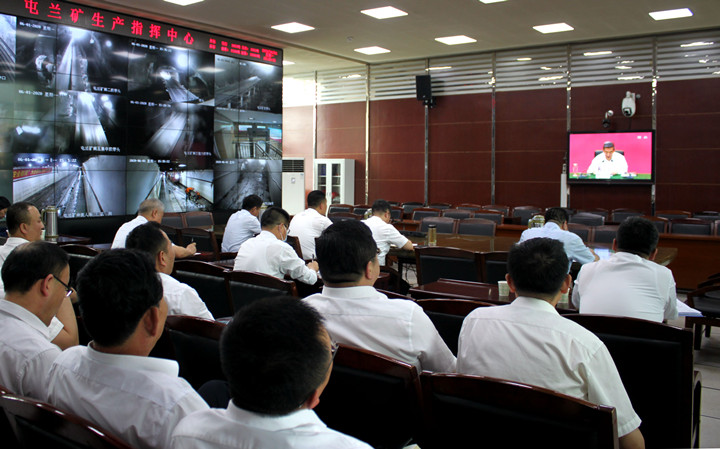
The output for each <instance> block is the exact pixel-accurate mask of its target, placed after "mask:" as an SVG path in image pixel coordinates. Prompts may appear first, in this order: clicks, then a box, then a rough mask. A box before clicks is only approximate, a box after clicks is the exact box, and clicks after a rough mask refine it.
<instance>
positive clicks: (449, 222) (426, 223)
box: [420, 217, 458, 234]
mask: <svg viewBox="0 0 720 449" xmlns="http://www.w3.org/2000/svg"><path fill="white" fill-rule="evenodd" d="M430 225H435V227H436V228H437V233H438V234H456V233H457V228H458V220H457V218H450V217H423V219H422V221H421V222H420V232H427V230H428V228H429V227H430Z"/></svg>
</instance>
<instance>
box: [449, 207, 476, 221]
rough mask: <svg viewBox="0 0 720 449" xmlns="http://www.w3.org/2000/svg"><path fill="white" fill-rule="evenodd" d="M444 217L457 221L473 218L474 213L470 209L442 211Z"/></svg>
mask: <svg viewBox="0 0 720 449" xmlns="http://www.w3.org/2000/svg"><path fill="white" fill-rule="evenodd" d="M442 216H443V217H449V218H457V219H463V218H472V216H473V211H471V210H470V209H445V210H444V211H442Z"/></svg>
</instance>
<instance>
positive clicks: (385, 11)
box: [360, 6, 408, 19]
mask: <svg viewBox="0 0 720 449" xmlns="http://www.w3.org/2000/svg"><path fill="white" fill-rule="evenodd" d="M360 12H361V13H363V14H366V15H368V16H370V17H375V18H376V19H390V18H392V17H402V16H407V15H408V13H406V12H405V11H401V10H399V9H397V8H393V7H392V6H383V7H382V8H373V9H363V10H362V11H360Z"/></svg>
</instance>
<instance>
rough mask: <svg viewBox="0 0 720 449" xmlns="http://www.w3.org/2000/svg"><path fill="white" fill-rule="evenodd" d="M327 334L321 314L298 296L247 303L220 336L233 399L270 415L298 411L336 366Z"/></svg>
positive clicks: (240, 404) (223, 363)
mask: <svg viewBox="0 0 720 449" xmlns="http://www.w3.org/2000/svg"><path fill="white" fill-rule="evenodd" d="M324 332H325V331H324V327H323V324H322V317H321V316H320V314H319V313H318V312H317V311H316V310H315V309H314V308H312V307H311V306H309V305H308V304H306V303H305V302H303V301H301V300H299V299H297V298H292V297H289V296H279V297H271V298H265V299H262V300H260V301H256V302H253V303H251V304H249V305H247V306H245V307H243V308H242V309H241V310H240V311H239V312H238V313H236V314H235V316H234V317H233V320H232V321H231V322H230V324H228V326H227V328H226V329H225V330H224V331H223V334H222V337H221V338H220V360H221V362H222V369H223V372H224V373H225V376H226V378H227V379H228V382H229V384H230V391H231V394H232V401H233V403H234V404H235V405H236V406H237V407H240V408H242V409H244V410H249V411H251V412H254V413H262V414H266V415H286V414H288V413H291V412H293V411H295V410H297V409H298V408H299V407H300V406H301V405H302V404H303V403H304V402H305V401H306V400H307V399H308V398H309V397H310V395H311V394H312V393H313V391H315V390H316V389H317V388H318V387H319V386H320V385H321V384H322V383H323V382H324V381H325V377H326V375H327V373H328V370H329V368H330V359H331V355H330V351H329V350H328V347H327V344H326V343H325V342H324V341H323V339H322V335H323V334H324Z"/></svg>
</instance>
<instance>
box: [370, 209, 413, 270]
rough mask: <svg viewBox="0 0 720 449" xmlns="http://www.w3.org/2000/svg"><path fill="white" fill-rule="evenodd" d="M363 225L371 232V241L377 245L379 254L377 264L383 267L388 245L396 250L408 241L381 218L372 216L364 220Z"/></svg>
mask: <svg viewBox="0 0 720 449" xmlns="http://www.w3.org/2000/svg"><path fill="white" fill-rule="evenodd" d="M363 223H365V224H366V225H367V226H368V227H369V228H370V231H372V235H373V239H375V243H376V244H377V247H378V249H379V250H380V254H378V262H380V265H385V258H386V257H387V253H388V251H390V245H395V246H397V247H398V248H402V247H403V246H405V244H406V243H407V242H408V241H409V240H408V239H407V237H405V236H404V235H402V234H400V231H398V230H397V229H396V228H395V226H393V225H391V224H389V223H385V221H383V219H382V218H380V217H378V216H375V215H373V216H372V217H370V218H368V219H367V220H364V221H363Z"/></svg>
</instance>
